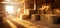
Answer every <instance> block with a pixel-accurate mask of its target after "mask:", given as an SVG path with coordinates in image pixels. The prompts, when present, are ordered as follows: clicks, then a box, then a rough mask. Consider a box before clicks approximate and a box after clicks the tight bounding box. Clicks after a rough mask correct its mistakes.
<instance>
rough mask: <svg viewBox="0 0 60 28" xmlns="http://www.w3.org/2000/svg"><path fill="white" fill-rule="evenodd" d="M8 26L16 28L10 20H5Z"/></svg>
mask: <svg viewBox="0 0 60 28" xmlns="http://www.w3.org/2000/svg"><path fill="white" fill-rule="evenodd" d="M6 21H7V22H8V24H9V25H10V26H11V28H17V26H16V25H14V24H13V23H12V22H11V21H10V20H6Z"/></svg>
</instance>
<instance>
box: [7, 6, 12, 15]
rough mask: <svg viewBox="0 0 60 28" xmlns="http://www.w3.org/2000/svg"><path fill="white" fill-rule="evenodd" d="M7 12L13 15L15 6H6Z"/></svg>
mask: <svg viewBox="0 0 60 28" xmlns="http://www.w3.org/2000/svg"><path fill="white" fill-rule="evenodd" d="M6 11H7V12H8V13H9V14H11V13H13V6H10V5H6Z"/></svg>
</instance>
